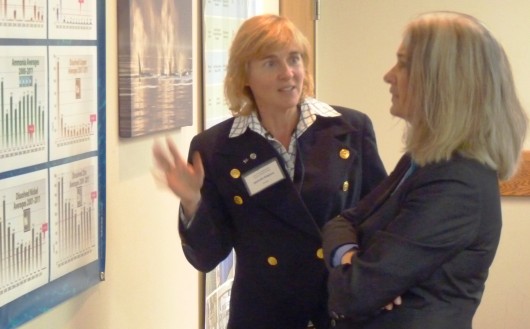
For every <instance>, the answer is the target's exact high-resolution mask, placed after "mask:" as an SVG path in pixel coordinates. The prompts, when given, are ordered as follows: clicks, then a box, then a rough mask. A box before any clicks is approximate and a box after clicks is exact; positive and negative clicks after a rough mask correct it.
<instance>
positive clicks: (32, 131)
mask: <svg viewBox="0 0 530 329" xmlns="http://www.w3.org/2000/svg"><path fill="white" fill-rule="evenodd" d="M34 132H35V125H34V124H29V125H28V134H30V135H33V133H34Z"/></svg>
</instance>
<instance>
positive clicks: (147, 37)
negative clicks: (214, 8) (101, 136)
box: [117, 0, 194, 138]
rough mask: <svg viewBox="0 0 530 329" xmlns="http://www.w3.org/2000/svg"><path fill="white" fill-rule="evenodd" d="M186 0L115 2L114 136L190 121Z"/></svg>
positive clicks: (188, 5)
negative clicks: (116, 98) (116, 128)
mask: <svg viewBox="0 0 530 329" xmlns="http://www.w3.org/2000/svg"><path fill="white" fill-rule="evenodd" d="M191 12H192V0H174V1H165V0H151V1H144V0H118V17H117V19H118V94H119V135H120V137H125V138H127V137H137V136H142V135H147V134H150V133H154V132H160V131H165V130H170V129H174V128H178V127H183V126H190V125H191V124H192V122H193V83H194V81H193V72H192V68H193V66H192V50H193V44H192V40H193V38H192V27H193V26H192V15H191Z"/></svg>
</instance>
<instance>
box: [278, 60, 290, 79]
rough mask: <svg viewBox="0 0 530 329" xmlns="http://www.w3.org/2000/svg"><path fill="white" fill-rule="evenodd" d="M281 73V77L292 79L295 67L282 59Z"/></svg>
mask: <svg viewBox="0 0 530 329" xmlns="http://www.w3.org/2000/svg"><path fill="white" fill-rule="evenodd" d="M279 75H280V77H281V78H284V79H290V78H292V77H293V75H294V73H293V68H292V67H291V66H290V65H289V63H287V62H285V61H282V62H281V64H280V68H279Z"/></svg>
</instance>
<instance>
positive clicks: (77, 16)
mask: <svg viewBox="0 0 530 329" xmlns="http://www.w3.org/2000/svg"><path fill="white" fill-rule="evenodd" d="M49 6H50V15H49V30H50V32H49V33H50V35H49V38H50V39H73V40H78V39H87V40H96V33H97V25H96V22H97V16H96V1H94V0H52V1H49Z"/></svg>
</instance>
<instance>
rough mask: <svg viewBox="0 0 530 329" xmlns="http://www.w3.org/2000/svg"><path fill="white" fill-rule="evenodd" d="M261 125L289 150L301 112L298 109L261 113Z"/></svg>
mask: <svg viewBox="0 0 530 329" xmlns="http://www.w3.org/2000/svg"><path fill="white" fill-rule="evenodd" d="M259 114H260V115H259V117H260V120H261V124H262V125H263V127H264V128H265V129H266V130H267V132H268V133H269V134H271V135H272V136H273V137H274V138H275V139H276V140H278V141H279V142H280V143H281V144H282V145H283V146H284V147H285V148H286V149H288V148H289V143H290V142H291V136H292V134H293V131H294V130H295V129H296V126H297V125H298V120H299V117H300V111H299V110H298V108H296V107H295V108H292V109H288V110H286V111H283V112H274V113H271V112H267V111H263V112H261V111H260V113H259Z"/></svg>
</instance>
